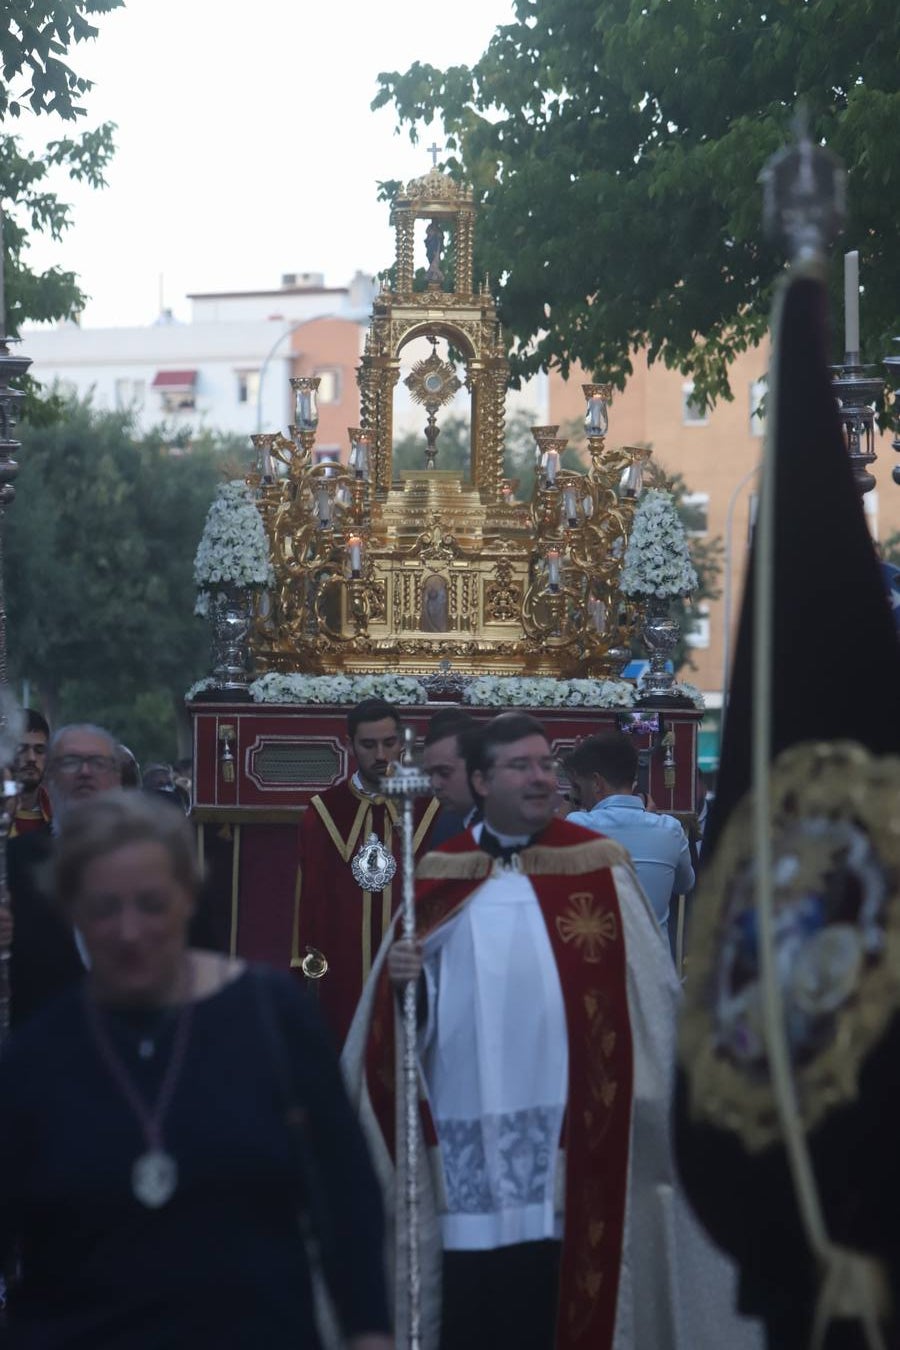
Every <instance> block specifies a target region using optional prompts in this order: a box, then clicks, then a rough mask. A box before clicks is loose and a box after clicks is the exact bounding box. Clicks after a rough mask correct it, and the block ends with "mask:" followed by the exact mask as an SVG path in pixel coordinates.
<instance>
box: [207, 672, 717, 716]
mask: <svg viewBox="0 0 900 1350" xmlns="http://www.w3.org/2000/svg"><path fill="white" fill-rule="evenodd" d="M216 688H218V685H217V684H216V681H215V680H213V679H204V680H198V681H197V683H196V684H193V685H191V687H190V689H189V690H188V692H187V694H186V695H185V697H186V698H187V699H188V701H190V700H191V699H195V698H201V697H202V696H203V694H205V693H207V692H208V691H210V690H213V689H216ZM672 693H674V694H681V695H683V696H684V697H685V698H688V699H690V701H691V703H693V705H694V707H695V708H703V707H704V701H703V695H702V694H701V692H700V690H699V689H698V688H697V687H696V686H695V685H693V684H675V685H673V686H672ZM250 695H251V697H252V699H253V701H254V703H270V704H277V703H299V704H323V703H326V704H332V705H335V704H337V705H341V704H351V705H352V704H355V703H361V702H362V700H363V699H364V698H383V699H386V700H387V702H388V703H397V704H400V705H406V706H410V705H412V704H416V703H427V702H428V690H427V689H426V687H425V685H424V684H422V683H421V681H420V680H417V679H416V678H415V677H414V676H411V675H296V674H295V675H279V674H277V673H276V672H274V671H273V672H270V673H269V674H268V675H260V677H259V679H257V680H254V681H253V683H252V684H251V685H250ZM636 697H637V691H636V690H635V687H634V685H633V684H630V683H629V682H628V681H627V680H554V679H551V678H549V677H534V678H530V677H528V676H523V677H521V678H517V677H515V676H494V675H482V676H479V677H478V678H477V679H474V680H472V682H471V683H470V684H469V685H467V686H466V688H465V689H464V691H463V696H462V701H463V703H466V704H468V705H469V706H470V707H473V708H632V707H634V706H635V701H636Z"/></svg>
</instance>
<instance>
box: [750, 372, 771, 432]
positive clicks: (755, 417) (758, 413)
mask: <svg viewBox="0 0 900 1350" xmlns="http://www.w3.org/2000/svg"><path fill="white" fill-rule="evenodd" d="M768 388H769V385H768V381H767V380H764V379H763V380H754V381H753V383H752V384H751V385H750V435H751V436H762V434H763V433H764V431H765V429H766V417H765V406H766V405H765V398H766V393H767V391H768Z"/></svg>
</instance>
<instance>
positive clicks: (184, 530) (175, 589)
mask: <svg viewBox="0 0 900 1350" xmlns="http://www.w3.org/2000/svg"><path fill="white" fill-rule="evenodd" d="M23 438H24V439H26V440H27V445H28V453H27V454H24V453H23V455H22V467H21V472H20V475H19V478H18V483H17V486H18V491H17V494H16V501H15V503H14V505H13V507H12V509H11V510H10V511H9V513H8V515H7V517H6V525H5V532H6V586H7V597H8V608H9V654H10V655H9V664H10V677H11V682H12V685H13V688H15V689H17V690H18V689H20V688H21V682H22V681H23V680H27V681H28V682H29V684H30V686H31V689H32V691H33V697H34V696H35V695H36V700H37V701H38V702H39V703H40V705H41V706H42V707H43V708H44V710H45V711H46V712H47V713H48V715H49V717H50V720H51V721H52V722H53V723H54V724H56V725H59V724H60V723H61V722H65V721H71V720H73V719H75V720H79V721H81V720H88V721H97V722H100V723H102V724H103V725H104V726H108V727H109V728H110V729H111V730H112V731H114V732H115V733H116V735H117V736H119V737H120V738H121V739H122V740H123V741H125V743H126V744H127V745H129V746H130V747H131V749H132V750H134V752H135V753H136V754H137V755H138V757H139V758H141V759H146V758H148V757H152V758H154V759H169V758H171V757H173V756H174V755H175V754H176V750H177V744H176V732H177V717H178V714H179V711H180V710H181V709H182V702H183V698H184V694H185V692H186V690H187V689H188V688H189V686H190V685H191V684H192V683H193V681H194V680H196V679H198V678H199V677H200V676H202V675H204V674H206V673H208V672H207V668H208V664H209V631H208V627H207V625H206V624H205V623H204V622H203V621H202V620H200V619H197V618H195V617H194V616H193V607H194V599H195V595H194V585H193V577H192V565H193V558H194V553H195V551H196V547H197V542H198V540H199V538H200V534H201V532H202V529H203V522H204V520H205V517H206V512H207V509H208V507H209V503H210V502H211V500H212V497H213V494H214V491H215V487H216V483H217V482H218V481H219V477H220V471H221V468H222V454H221V451H219V450H217V449H216V448H214V447H213V446H212V445H211V444H208V445H205V446H202V447H199V448H194V449H192V450H190V451H189V452H187V453H183V454H173V453H170V451H169V448H168V446H167V444H166V443H164V440H163V439H162V438H161V437H160V435H158V434H155V433H151V434H148V435H147V436H144V437H142V438H139V439H138V438H136V437H135V436H134V435H133V434H132V431H131V427H130V424H129V421H128V418H127V416H125V415H122V414H119V413H101V412H95V411H93V410H92V409H91V408H90V406H89V405H88V404H84V403H82V404H77V403H71V404H68V405H67V406H66V410H65V417H64V419H63V420H62V421H60V422H58V423H55V424H53V425H50V426H44V427H40V428H31V427H27V428H25V429H24V430H23Z"/></svg>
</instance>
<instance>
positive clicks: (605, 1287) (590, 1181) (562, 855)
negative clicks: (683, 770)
mask: <svg viewBox="0 0 900 1350" xmlns="http://www.w3.org/2000/svg"><path fill="white" fill-rule="evenodd" d="M519 858H520V863H521V869H522V871H523V872H524V873H525V874H526V875H527V877H528V879H529V881H530V882H531V884H532V886H533V887H534V890H535V893H536V895H537V899H538V904H539V905H540V909H541V913H542V915H543V917H544V922H545V924H546V927H547V935H548V937H549V939H550V946H551V949H552V951H553V956H554V959H555V961H556V966H557V970H558V972H559V981H560V986H561V989H562V994H563V1000H564V1002H565V1009H566V1027H567V1031H568V1041H569V1046H568V1049H569V1091H568V1104H567V1109H566V1119H565V1124H564V1127H563V1138H562V1145H563V1147H564V1148H565V1151H566V1195H565V1231H564V1237H563V1249H562V1263H561V1269H560V1291H559V1305H558V1313H557V1324H556V1343H555V1344H556V1350H580V1348H581V1347H589V1348H590V1350H608V1347H610V1346H611V1345H612V1339H613V1331H614V1328H615V1318H616V1295H617V1290H618V1283H619V1267H620V1263H621V1255H622V1235H623V1230H624V1221H625V1199H626V1192H627V1185H628V1157H629V1139H630V1129H631V1099H632V1080H633V1065H632V1042H631V1027H630V1023H629V1018H628V998H627V993H626V985H625V944H624V938H623V934H622V916H621V913H620V910H619V900H618V896H617V894H616V888H615V884H614V882H613V879H612V873H611V871H610V868H611V867H612V866H613V865H614V864H615V863H619V862H623V861H625V860H626V859H627V854H626V853H625V851H624V850H623V849H622V848H621V846H620V845H618V844H616V843H614V842H613V841H612V840H610V839H605V838H603V837H601V836H600V835H596V834H593V833H591V832H590V831H589V830H585V829H582V828H581V827H580V826H578V825H570V824H569V823H568V822H567V821H565V820H556V819H554V820H552V821H551V822H550V824H549V825H548V826H547V828H546V829H545V830H544V831H543V832H542V833H541V835H540V837H539V838H538V840H537V841H536V842H535V843H533V844H532V845H530V846H529V847H528V848H526V849H524V850H523V851H522V853H521V854H520V855H519ZM492 866H493V859H492V858H490V857H489V856H488V855H487V854H486V853H484V852H482V850H481V849H478V848H476V847H475V846H474V845H473V842H472V837H471V835H470V834H469V833H468V832H466V833H465V834H463V835H459V836H457V837H456V838H454V839H451V840H448V842H447V843H446V844H445V845H443V847H442V848H441V849H439V850H438V851H436V852H434V853H428V854H426V855H425V857H424V858H423V859H422V861H421V862H420V864H419V867H418V871H417V891H416V913H417V935H418V936H419V937H420V938H426V937H427V936H428V935H429V934H430V933H432V932H434V931H435V930H436V929H437V928H439V927H440V926H441V925H442V924H443V923H446V922H447V920H448V919H450V918H451V917H452V916H453V915H454V914H455V913H456V912H457V911H458V910H459V908H460V907H461V906H462V905H463V904H465V902H466V901H467V900H468V899H469V897H470V896H471V895H472V893H473V891H475V890H476V889H477V888H478V887H479V886H480V885H481V883H482V882H483V881H484V880H485V879H486V877H487V876H488V875H489V874H490V871H491V868H492ZM394 1067H395V1046H394V1006H393V998H392V995H391V990H390V985H389V983H388V980H387V975H386V972H384V973H383V974H382V980H381V985H380V987H379V990H378V994H377V996H376V1000H375V1007H374V1010H373V1016H372V1024H371V1030H370V1035H369V1041H368V1046H367V1051H366V1076H367V1081H368V1087H369V1094H370V1098H371V1101H372V1105H373V1108H374V1110H375V1113H376V1116H377V1118H378V1121H379V1124H380V1127H381V1130H382V1132H383V1134H384V1138H385V1141H386V1143H387V1144H388V1146H389V1148H390V1149H391V1151H392V1152H393V1149H394V1144H395V1139H394V1120H395V1114H394V1102H393V1094H394V1087H395V1082H394ZM422 1110H423V1124H424V1128H425V1134H426V1139H428V1140H429V1142H431V1143H435V1142H436V1136H435V1132H434V1126H433V1123H432V1122H431V1119H430V1116H429V1115H428V1109H427V1104H426V1103H425V1102H424V1101H423V1103H422Z"/></svg>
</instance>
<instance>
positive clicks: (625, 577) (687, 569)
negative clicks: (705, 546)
mask: <svg viewBox="0 0 900 1350" xmlns="http://www.w3.org/2000/svg"><path fill="white" fill-rule="evenodd" d="M696 588H697V573H696V572H695V570H694V565H693V563H692V562H691V555H690V551H689V549H688V544H687V539H686V537H685V533H684V526H683V525H682V523H681V521H680V519H679V517H678V512H677V511H676V509H675V502H674V500H673V498H672V494H671V493H670V492H661V491H660V490H659V489H657V488H650V489H648V490H647V491H646V492H645V493H643V495H642V496H641V498H640V501H639V502H638V504H637V509H636V510H635V513H634V520H633V522H632V527H631V534H630V536H629V539H628V546H627V548H626V549H625V562H624V565H623V567H622V575H621V577H620V578H619V589H620V590H621V591H622V593H623V594H624V595H636V596H638V595H640V596H656V597H659V598H660V599H667V598H670V597H673V596H676V595H690V593H691V592H692V591H694V590H696Z"/></svg>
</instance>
